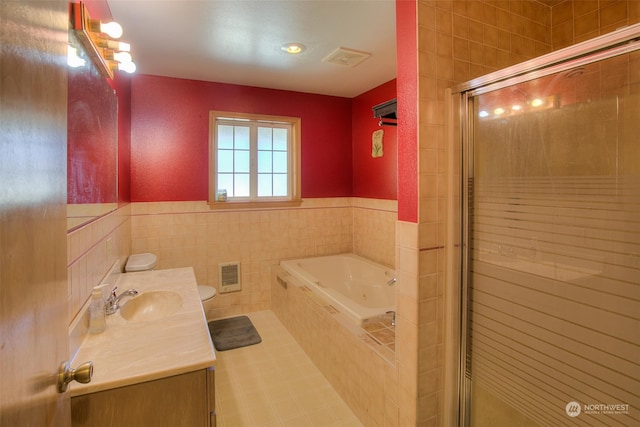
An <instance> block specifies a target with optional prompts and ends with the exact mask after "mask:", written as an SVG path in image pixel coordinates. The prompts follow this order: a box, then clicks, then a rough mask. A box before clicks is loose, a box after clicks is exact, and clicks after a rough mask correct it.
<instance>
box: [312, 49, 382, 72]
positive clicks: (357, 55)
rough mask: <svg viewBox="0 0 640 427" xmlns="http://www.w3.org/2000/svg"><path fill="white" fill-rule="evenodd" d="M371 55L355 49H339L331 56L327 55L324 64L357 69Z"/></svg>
mask: <svg viewBox="0 0 640 427" xmlns="http://www.w3.org/2000/svg"><path fill="white" fill-rule="evenodd" d="M370 56H371V54H370V53H367V52H360V51H357V50H353V49H347V48H344V47H339V48H337V49H336V50H334V51H333V52H331V53H330V54H329V55H327V56H326V57H325V58H324V59H323V60H322V62H329V63H331V64H338V65H345V66H347V67H355V66H356V65H358V64H359V63H361V62H362V61H364V60H365V59H367V58H368V57H370Z"/></svg>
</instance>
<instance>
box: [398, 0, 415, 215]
mask: <svg viewBox="0 0 640 427" xmlns="http://www.w3.org/2000/svg"><path fill="white" fill-rule="evenodd" d="M416 7H417V5H416V0H396V39H397V64H398V65H397V69H398V77H397V80H398V83H397V84H398V219H399V220H400V221H408V222H418V197H419V194H418V41H417V31H418V26H417V22H418V21H417V17H416Z"/></svg>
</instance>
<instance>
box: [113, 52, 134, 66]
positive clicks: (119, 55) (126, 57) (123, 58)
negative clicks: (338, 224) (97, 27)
mask: <svg viewBox="0 0 640 427" xmlns="http://www.w3.org/2000/svg"><path fill="white" fill-rule="evenodd" d="M113 59H115V60H116V61H118V62H120V63H123V64H124V63H127V62H131V61H133V58H131V54H130V53H129V52H115V53H114V54H113Z"/></svg>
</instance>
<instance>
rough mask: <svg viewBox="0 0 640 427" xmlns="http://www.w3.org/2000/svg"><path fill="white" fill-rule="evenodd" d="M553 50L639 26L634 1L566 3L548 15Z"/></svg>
mask: <svg viewBox="0 0 640 427" xmlns="http://www.w3.org/2000/svg"><path fill="white" fill-rule="evenodd" d="M551 18H552V19H551V25H552V34H553V37H552V45H553V50H558V49H560V48H563V47H567V46H570V45H572V44H575V43H579V42H583V41H585V40H589V39H592V38H594V37H597V36H600V35H602V34H606V33H609V32H611V31H613V30H615V29H617V28H620V27H625V26H627V25H630V24H634V23H638V22H640V2H639V1H637V0H606V1H605V0H591V1H585V0H565V1H563V2H562V3H559V4H557V5H555V6H554V7H553V9H552V12H551Z"/></svg>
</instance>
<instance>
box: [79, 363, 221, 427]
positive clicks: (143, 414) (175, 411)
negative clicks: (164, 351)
mask: <svg viewBox="0 0 640 427" xmlns="http://www.w3.org/2000/svg"><path fill="white" fill-rule="evenodd" d="M209 375H210V374H209V373H208V370H207V369H202V370H199V371H195V372H190V373H187V374H182V375H176V376H174V377H168V378H163V379H160V380H155V381H149V382H144V383H140V384H134V385H130V386H126V387H120V388H116V389H112V390H106V391H101V392H96V393H90V394H86V395H82V396H76V397H72V398H71V422H72V426H73V427H84V426H86V427H113V426H136V427H159V426H172V427H198V426H202V427H208V426H210V423H211V413H210V404H209V392H208V390H207V383H208V376H209Z"/></svg>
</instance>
